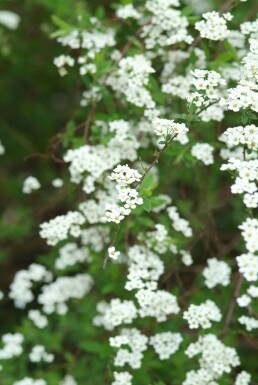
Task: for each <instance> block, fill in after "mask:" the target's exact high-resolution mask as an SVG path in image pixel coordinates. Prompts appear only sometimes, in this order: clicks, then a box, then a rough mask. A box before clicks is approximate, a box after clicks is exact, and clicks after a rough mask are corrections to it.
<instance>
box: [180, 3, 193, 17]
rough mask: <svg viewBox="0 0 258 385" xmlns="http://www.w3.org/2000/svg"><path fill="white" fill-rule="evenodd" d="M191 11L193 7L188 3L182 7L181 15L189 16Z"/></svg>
mask: <svg viewBox="0 0 258 385" xmlns="http://www.w3.org/2000/svg"><path fill="white" fill-rule="evenodd" d="M192 13H193V8H192V7H191V6H190V5H188V6H187V7H185V8H183V9H182V12H181V15H182V16H189V15H191V14H192Z"/></svg>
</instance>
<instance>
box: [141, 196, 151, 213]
mask: <svg viewBox="0 0 258 385" xmlns="http://www.w3.org/2000/svg"><path fill="white" fill-rule="evenodd" d="M142 207H143V208H144V210H145V211H148V212H150V211H151V201H150V200H149V199H148V198H146V197H143V204H142Z"/></svg>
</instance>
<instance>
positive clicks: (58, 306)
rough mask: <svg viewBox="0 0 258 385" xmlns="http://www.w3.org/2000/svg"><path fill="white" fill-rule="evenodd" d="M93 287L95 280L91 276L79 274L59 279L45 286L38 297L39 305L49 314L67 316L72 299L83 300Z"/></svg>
mask: <svg viewBox="0 0 258 385" xmlns="http://www.w3.org/2000/svg"><path fill="white" fill-rule="evenodd" d="M92 285H93V279H92V277H91V276H90V275H89V274H77V275H75V276H73V277H58V278H57V279H56V281H55V282H52V283H50V284H48V285H44V286H43V287H42V289H41V293H40V294H39V296H38V303H39V304H40V305H42V307H43V311H44V312H45V313H47V314H51V313H54V312H57V313H58V314H66V313H67V311H68V306H67V304H66V302H67V301H68V300H70V299H81V298H83V297H84V296H85V294H87V293H88V292H89V291H90V289H91V287H92Z"/></svg>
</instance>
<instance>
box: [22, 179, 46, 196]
mask: <svg viewBox="0 0 258 385" xmlns="http://www.w3.org/2000/svg"><path fill="white" fill-rule="evenodd" d="M40 187H41V184H40V183H39V181H38V180H37V178H35V177H34V176H28V177H27V178H26V179H25V180H24V182H23V187H22V192H23V193H24V194H31V193H32V191H35V190H38V189H39V188H40Z"/></svg>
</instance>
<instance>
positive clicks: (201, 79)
mask: <svg viewBox="0 0 258 385" xmlns="http://www.w3.org/2000/svg"><path fill="white" fill-rule="evenodd" d="M191 75H192V79H191V84H192V85H193V86H194V87H195V89H196V90H197V91H198V92H195V93H193V94H191V96H190V97H189V98H188V101H189V102H192V103H194V104H195V105H196V106H197V107H200V106H201V105H202V104H203V103H204V102H206V105H207V101H208V102H210V101H215V100H216V99H218V98H219V96H220V93H219V87H223V86H225V84H226V80H225V79H223V78H222V76H221V75H220V74H219V73H218V72H216V71H206V70H195V71H191Z"/></svg>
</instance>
